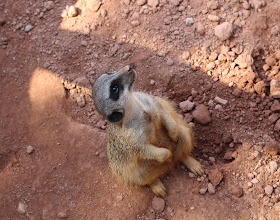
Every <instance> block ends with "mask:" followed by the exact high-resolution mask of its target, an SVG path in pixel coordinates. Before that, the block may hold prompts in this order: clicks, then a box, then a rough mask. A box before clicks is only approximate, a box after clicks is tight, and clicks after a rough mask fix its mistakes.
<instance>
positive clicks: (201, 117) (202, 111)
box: [192, 104, 211, 125]
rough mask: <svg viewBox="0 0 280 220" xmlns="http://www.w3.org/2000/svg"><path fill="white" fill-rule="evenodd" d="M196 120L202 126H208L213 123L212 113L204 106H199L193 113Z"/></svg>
mask: <svg viewBox="0 0 280 220" xmlns="http://www.w3.org/2000/svg"><path fill="white" fill-rule="evenodd" d="M192 115H193V117H194V120H195V121H197V122H199V123H200V124H203V125H205V124H208V123H209V122H211V116H210V112H209V111H208V109H207V107H206V106H205V105H204V104H199V105H198V106H197V107H196V109H195V110H194V111H193V113H192Z"/></svg>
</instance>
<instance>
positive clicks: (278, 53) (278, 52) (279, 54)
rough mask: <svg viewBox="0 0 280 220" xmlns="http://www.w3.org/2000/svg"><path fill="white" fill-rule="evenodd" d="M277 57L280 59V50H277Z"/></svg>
mask: <svg viewBox="0 0 280 220" xmlns="http://www.w3.org/2000/svg"><path fill="white" fill-rule="evenodd" d="M275 58H276V59H278V60H280V50H276V51H275Z"/></svg>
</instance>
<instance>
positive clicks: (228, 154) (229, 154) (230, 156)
mask: <svg viewBox="0 0 280 220" xmlns="http://www.w3.org/2000/svg"><path fill="white" fill-rule="evenodd" d="M232 153H233V152H232V151H228V152H226V153H225V155H224V160H232Z"/></svg>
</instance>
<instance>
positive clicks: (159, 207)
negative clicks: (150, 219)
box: [152, 196, 165, 212]
mask: <svg viewBox="0 0 280 220" xmlns="http://www.w3.org/2000/svg"><path fill="white" fill-rule="evenodd" d="M152 207H153V209H154V210H156V211H157V212H163V210H164V207H165V201H164V199H162V198H159V197H157V196H155V197H154V198H153V201H152Z"/></svg>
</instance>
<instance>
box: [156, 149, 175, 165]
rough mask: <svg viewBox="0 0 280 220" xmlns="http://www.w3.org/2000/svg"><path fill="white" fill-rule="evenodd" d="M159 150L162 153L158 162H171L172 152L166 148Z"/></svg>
mask: <svg viewBox="0 0 280 220" xmlns="http://www.w3.org/2000/svg"><path fill="white" fill-rule="evenodd" d="M159 150H160V151H161V153H160V155H159V157H158V158H157V160H158V161H159V162H160V163H163V162H165V161H167V160H170V159H171V157H172V153H171V151H170V150H168V149H166V148H159Z"/></svg>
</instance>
